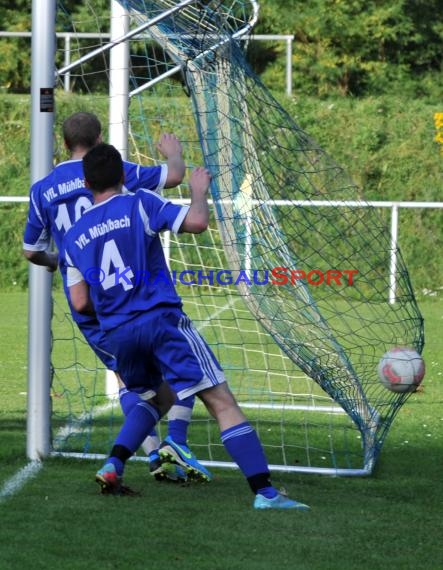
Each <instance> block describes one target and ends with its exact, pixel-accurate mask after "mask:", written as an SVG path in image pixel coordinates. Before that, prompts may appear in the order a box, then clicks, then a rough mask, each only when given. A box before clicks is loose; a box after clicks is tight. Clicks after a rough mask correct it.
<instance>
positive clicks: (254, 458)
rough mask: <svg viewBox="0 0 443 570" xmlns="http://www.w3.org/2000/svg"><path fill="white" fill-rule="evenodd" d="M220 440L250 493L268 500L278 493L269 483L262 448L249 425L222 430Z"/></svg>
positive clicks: (246, 423) (243, 424)
mask: <svg viewBox="0 0 443 570" xmlns="http://www.w3.org/2000/svg"><path fill="white" fill-rule="evenodd" d="M221 440H222V443H223V445H224V446H225V448H226V451H227V452H228V453H229V455H230V456H231V457H232V459H233V460H234V461H235V462H236V463H237V465H238V466H239V467H240V469H241V472H242V473H243V475H244V476H245V477H246V479H247V480H248V483H249V486H250V487H251V489H252V491H253V492H254V493H255V494H257V493H260V494H261V495H264V496H265V497H266V498H268V499H272V498H273V497H275V496H277V494H278V492H277V490H276V489H275V488H274V487H273V486H272V484H271V481H270V473H269V468H268V462H267V460H266V457H265V454H264V451H263V447H262V445H261V442H260V440H259V438H258V436H257V433H256V432H255V430H254V428H253V427H252V426H251V424H249V422H243V423H241V424H238V425H236V426H233V427H231V428H228V429H226V430H224V431H223V432H222V433H221Z"/></svg>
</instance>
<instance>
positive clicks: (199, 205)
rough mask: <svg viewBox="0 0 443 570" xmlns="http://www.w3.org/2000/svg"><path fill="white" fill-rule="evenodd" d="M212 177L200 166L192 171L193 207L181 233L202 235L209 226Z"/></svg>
mask: <svg viewBox="0 0 443 570" xmlns="http://www.w3.org/2000/svg"><path fill="white" fill-rule="evenodd" d="M210 182H211V175H210V173H209V171H208V170H206V168H203V167H202V166H199V167H198V168H196V169H195V170H193V171H192V174H191V178H190V180H189V188H190V190H191V205H190V207H189V210H188V213H187V214H186V217H185V219H184V220H183V223H182V225H181V227H180V232H188V233H191V234H200V233H201V232H204V231H205V230H206V229H207V227H208V224H209V207H208V190H209V183H210Z"/></svg>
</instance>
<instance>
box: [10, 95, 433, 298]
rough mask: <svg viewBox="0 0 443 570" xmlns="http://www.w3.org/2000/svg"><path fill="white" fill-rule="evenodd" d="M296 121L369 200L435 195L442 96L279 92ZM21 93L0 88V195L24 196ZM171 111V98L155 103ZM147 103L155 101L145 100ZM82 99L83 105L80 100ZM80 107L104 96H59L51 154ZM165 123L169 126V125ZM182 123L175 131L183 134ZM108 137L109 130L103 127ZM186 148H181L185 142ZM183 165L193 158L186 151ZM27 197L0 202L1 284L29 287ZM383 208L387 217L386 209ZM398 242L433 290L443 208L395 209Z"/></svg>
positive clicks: (26, 148) (419, 286)
mask: <svg viewBox="0 0 443 570" xmlns="http://www.w3.org/2000/svg"><path fill="white" fill-rule="evenodd" d="M278 98H279V99H280V100H281V102H282V104H283V105H284V106H285V108H286V109H287V110H288V111H289V113H290V115H291V116H292V117H293V118H294V119H295V120H296V122H297V123H298V124H299V125H300V126H301V127H302V128H303V129H304V130H305V131H306V132H307V133H309V134H310V135H311V136H312V137H313V138H314V139H316V140H317V141H318V142H319V144H320V145H321V146H322V147H323V148H324V149H325V150H326V151H327V152H328V153H329V154H330V155H332V156H333V157H334V159H335V160H336V161H337V162H338V163H339V164H341V165H342V166H344V167H345V168H346V169H348V171H349V172H350V174H351V175H352V177H353V178H354V180H355V181H356V182H357V184H358V185H359V186H360V187H362V188H363V189H364V197H365V198H367V199H370V200H399V201H440V200H442V199H443V192H442V182H441V172H442V164H443V156H442V154H441V153H440V148H439V146H438V144H437V143H436V142H435V141H434V137H435V134H436V131H435V125H434V113H436V112H442V111H443V103H442V102H440V101H438V100H437V101H434V100H432V99H427V98H422V99H415V100H410V99H409V98H408V97H401V96H395V97H394V96H393V97H388V96H381V97H370V98H366V99H358V100H356V99H352V98H343V97H337V98H330V99H327V100H319V99H317V98H300V99H298V98H296V97H293V98H292V99H288V98H287V97H286V96H284V95H278ZM29 103H30V102H29V97H27V96H24V95H1V96H0V115H1V117H2V129H1V130H0V143H1V144H0V182H1V188H2V190H1V195H3V196H4V195H10V196H27V195H28V191H29V166H30V133H29V125H30V104H29ZM157 103H158V105H157V107H161V105H163V106H164V113H165V116H167V115H168V108H169V109H170V108H171V107H170V105H171V101H167V100H164V101H163V100H162V101H159V102H157ZM149 104H150V105H151V107H152V100H150V101H149ZM80 105H81V107H80ZM181 105H182V106H183V112H182V117H183V118H184V120H186V121H189V120H190V118H189V105H190V101H189V99H188V98H187V97H185V96H183V97H182V98H179V99H174V106H175V107H180V106H181ZM79 107H80V108H88V109H93V110H94V111H95V112H96V113H97V114H99V115H100V116H101V117H105V116H106V115H105V113H106V109H107V99H106V97H104V98H102V99H100V98H94V99H92V98H83V99H79V96H73V95H67V94H65V93H60V94H58V96H57V114H56V144H55V148H56V156H55V161H57V160H62V159H64V158H66V155H65V154H64V150H63V145H62V143H61V140H60V134H59V131H60V129H59V125H60V122H61V121H62V119H63V118H64V117H65V116H66V115H68V114H70V113H71V112H73V111H74V110H78V109H79ZM168 126H169V125H168ZM185 126H186V125H185V123H184V122H183V121H182V123H181V125H180V127H179V130H180V136H181V137H182V138H184V131H185ZM105 137H106V131H105ZM185 148H186V147H185ZM186 158H187V162H188V164H191V163H194V164H195V163H196V162H198V160H199V159H198V157H197V155H196V154H193V153H189V152H188V154H187V157H186ZM26 211H27V205H26V204H5V203H0V216H1V219H0V251H1V255H0V259H1V261H0V270H1V272H0V288H2V289H9V288H18V287H19V288H24V287H26V286H27V275H28V267H27V262H26V260H25V259H24V258H23V257H22V255H21V249H22V233H23V228H24V224H25V221H26ZM383 215H384V216H386V219H387V221H388V222H389V219H388V215H389V214H388V211H387V210H384V211H383ZM400 245H401V248H402V252H403V255H404V257H405V259H406V262H407V265H408V268H409V271H410V274H411V276H412V281H413V284H414V287H415V290H416V292H417V294H418V295H419V294H421V292H422V290H424V289H427V290H432V291H438V289H439V288H441V287H442V286H443V266H442V264H441V262H440V257H439V252H441V251H443V210H441V209H440V210H424V209H414V210H409V209H408V210H405V209H402V210H400Z"/></svg>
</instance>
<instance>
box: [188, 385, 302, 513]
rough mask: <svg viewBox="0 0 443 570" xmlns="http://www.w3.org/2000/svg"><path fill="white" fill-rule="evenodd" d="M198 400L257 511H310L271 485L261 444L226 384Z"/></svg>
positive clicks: (201, 393) (207, 391)
mask: <svg viewBox="0 0 443 570" xmlns="http://www.w3.org/2000/svg"><path fill="white" fill-rule="evenodd" d="M199 397H200V398H201V399H202V401H203V403H204V404H205V406H206V408H207V409H208V411H209V413H210V414H211V415H212V416H214V418H215V419H216V420H217V422H218V425H219V427H220V433H221V440H222V443H223V445H224V446H225V449H226V451H227V452H228V453H229V455H230V456H231V457H232V459H233V460H234V461H235V463H237V465H238V466H239V468H240V470H241V472H242V473H243V475H244V476H245V478H246V480H247V481H248V483H249V486H250V488H251V490H252V492H253V493H254V494H255V496H256V497H255V502H254V507H255V508H257V509H266V508H270V509H299V510H308V509H309V507H308V506H307V505H305V504H303V503H299V502H298V501H293V500H291V499H289V498H287V497H285V496H283V495H282V494H281V493H279V492H278V491H277V489H275V487H274V486H273V485H272V483H271V474H270V472H269V467H268V462H267V460H266V456H265V453H264V451H263V447H262V444H261V442H260V440H259V438H258V435H257V433H256V431H255V429H254V428H253V427H252V426H251V424H250V423H249V422H248V420H247V419H246V417H245V416H244V414H243V412H242V411H241V409H240V407H239V405H238V403H237V402H236V400H235V398H234V396H233V394H232V392H231V391H230V389H229V387H228V385H227V384H226V383H223V384H218V385H217V386H214V387H212V388H208V389H206V390H203V391H202V392H200V393H199Z"/></svg>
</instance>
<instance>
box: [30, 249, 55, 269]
mask: <svg viewBox="0 0 443 570" xmlns="http://www.w3.org/2000/svg"><path fill="white" fill-rule="evenodd" d="M23 255H24V256H25V257H26V259H27V260H28V261H30V262H31V263H33V264H34V265H42V266H43V267H46V269H47V270H48V271H51V272H53V271H57V267H58V253H55V252H49V251H30V250H29V249H24V250H23Z"/></svg>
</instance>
